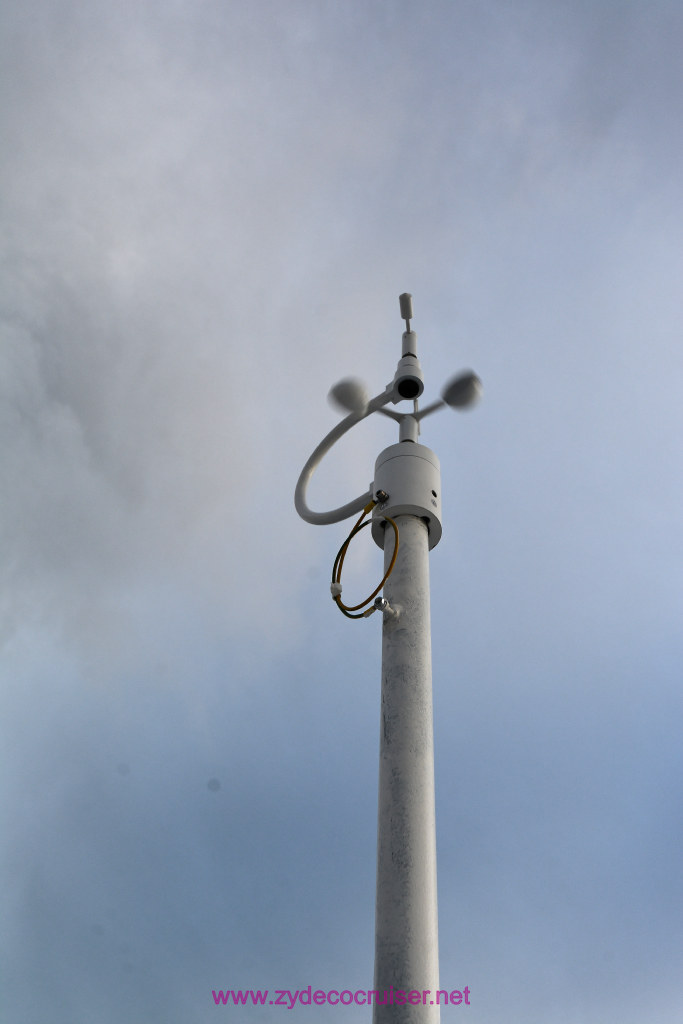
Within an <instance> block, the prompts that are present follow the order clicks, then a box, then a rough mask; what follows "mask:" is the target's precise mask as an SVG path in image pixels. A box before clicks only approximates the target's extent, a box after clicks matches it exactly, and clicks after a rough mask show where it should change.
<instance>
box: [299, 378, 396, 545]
mask: <svg viewBox="0 0 683 1024" xmlns="http://www.w3.org/2000/svg"><path fill="white" fill-rule="evenodd" d="M393 396H394V383H393V381H392V382H391V384H387V386H386V388H385V390H384V391H382V393H381V394H379V395H377V396H376V397H375V398H373V399H371V401H369V402H368V404H367V407H366V409H365V411H364V412H361V413H358V412H352V413H350V414H349V415H348V416H346V417H345V418H344V419H343V420H342V421H341V423H338V424H337V425H336V427H333V428H332V430H331V431H330V432H329V434H328V435H327V437H324V438H323V440H322V441H321V442H320V444H319V445H318V447H317V448H316V449H315V451H314V452H313V454H312V455H311V457H310V458H309V460H308V462H307V463H306V465H305V466H304V468H303V469H302V470H301V475H300V476H299V479H298V481H297V485H296V490H295V492H294V505H295V506H296V510H297V512H298V513H299V515H300V516H301V518H302V519H305V520H306V522H307V523H314V524H315V525H316V526H327V525H329V524H330V523H339V522H341V520H342V519H348V518H349V516H352V515H355V513H356V512H360V511H361V510H362V509H364V508H365V506H366V505H367V503H368V502H369V501H370V500H371V499H372V497H373V494H372V489H369V490H367V491H366V492H365V494H361V495H359V496H358V497H357V498H355V499H354V500H353V501H349V502H347V503H346V505H340V506H339V508H334V509H332V510H331V511H330V512H313V510H312V509H310V508H309V507H308V505H307V504H306V491H307V489H308V485H309V483H310V481H311V477H312V476H313V474H314V472H315V470H316V469H317V468H318V465H319V464H320V462H321V461H322V458H323V456H325V455H327V453H328V452H329V450H330V448H331V447H332V445H333V444H334V443H335V441H338V440H339V438H340V437H342V436H343V435H344V434H345V433H346V432H347V430H350V429H351V427H355V425H356V423H360V421H361V420H364V419H365V418H366V417H367V416H369V415H370V414H371V413H373V412H376V411H377V410H378V409H381V407H382V406H383V405H386V403H387V402H390V401H391V400H392V398H393Z"/></svg>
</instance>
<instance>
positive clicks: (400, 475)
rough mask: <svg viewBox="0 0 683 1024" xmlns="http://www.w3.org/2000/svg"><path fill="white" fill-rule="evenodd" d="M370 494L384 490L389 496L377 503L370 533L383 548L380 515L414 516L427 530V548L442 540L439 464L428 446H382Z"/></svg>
mask: <svg viewBox="0 0 683 1024" xmlns="http://www.w3.org/2000/svg"><path fill="white" fill-rule="evenodd" d="M372 491H373V494H377V492H378V491H385V492H386V493H387V494H388V495H389V497H388V498H387V500H386V501H385V502H384V503H382V504H379V505H376V506H375V508H374V511H373V516H372V536H373V539H374V541H375V543H376V544H377V545H378V546H379V547H380V548H383V547H384V527H385V520H384V519H383V518H382V516H383V515H387V516H391V518H392V519H393V518H394V517H395V516H401V515H408V516H417V517H418V518H419V519H423V520H425V522H426V523H427V528H428V530H429V547H430V549H431V548H433V547H435V546H436V545H437V544H438V543H439V541H440V540H441V467H440V465H439V460H438V458H437V456H436V455H435V454H434V452H433V451H432V450H431V448H427V447H426V446H425V445H423V444H415V443H412V444H411V443H410V442H409V441H401V442H399V443H398V444H392V445H391V446H390V447H389V448H385V449H384V451H383V452H380V454H379V455H378V456H377V461H376V463H375V480H374V483H373V485H372Z"/></svg>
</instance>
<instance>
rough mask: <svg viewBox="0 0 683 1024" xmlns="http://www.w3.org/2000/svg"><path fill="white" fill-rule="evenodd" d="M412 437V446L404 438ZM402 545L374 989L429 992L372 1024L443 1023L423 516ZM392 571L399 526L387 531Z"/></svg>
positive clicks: (387, 686)
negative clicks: (438, 997) (439, 995)
mask: <svg viewBox="0 0 683 1024" xmlns="http://www.w3.org/2000/svg"><path fill="white" fill-rule="evenodd" d="M406 443H408V442H406ZM396 522H397V525H398V529H399V537H400V542H399V550H398V558H397V560H396V565H395V566H394V571H393V572H392V574H391V576H390V577H389V579H388V580H387V583H386V585H385V587H384V596H385V597H386V599H387V600H388V602H389V605H390V607H391V608H394V609H396V608H398V609H400V614H399V616H398V618H395V617H393V616H389V615H385V617H384V624H383V629H382V708H381V722H380V760H379V806H378V819H377V901H376V907H375V980H374V986H373V987H374V989H376V990H377V991H378V992H379V998H380V999H382V998H383V993H384V992H385V991H386V993H387V996H389V994H390V992H391V989H392V987H393V990H394V992H396V990H402V991H403V992H405V993H406V995H407V994H408V993H409V992H411V991H417V992H420V993H423V992H427V990H428V991H429V994H428V995H427V996H426V999H425V1001H424V1002H422V1001H421V1003H420V1005H412V1004H406V1005H396V1004H394V1005H389V1004H387V1005H385V1006H380V1005H375V1006H374V1008H373V1018H372V1019H373V1022H374V1024H438V1022H439V1020H440V1012H439V1007H438V1006H437V1005H432V1003H431V1002H430V1000H433V1001H434V1003H436V992H437V989H438V988H439V940H438V922H437V899H436V823H435V812H434V730H433V719H432V652H431V631H430V617H429V549H428V532H427V526H426V524H425V522H424V521H423V520H422V519H420V518H418V517H417V516H411V515H401V516H397V517H396ZM385 538H386V540H385V549H384V563H385V570H386V569H387V568H388V565H389V560H390V558H391V556H392V554H393V544H394V539H393V530H391V529H390V528H389V529H387V530H386V533H385Z"/></svg>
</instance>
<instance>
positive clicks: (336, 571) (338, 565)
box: [332, 501, 398, 619]
mask: <svg viewBox="0 0 683 1024" xmlns="http://www.w3.org/2000/svg"><path fill="white" fill-rule="evenodd" d="M376 504H377V502H376V501H370V502H368V504H367V505H366V506H365V508H364V509H363V512H362V513H361V516H360V518H359V519H358V522H357V523H356V525H355V526H354V528H353V529H352V530H351V533H350V534H349V535H348V537H347V538H346V540H345V541H344V543H343V544H342V546H341V547H340V549H339V551H338V552H337V557H336V558H335V560H334V566H333V567H332V597H333V598H334V601H335V602H336V604H337V607H338V608H339V610H340V612H342V614H344V615H346V617H347V618H349V619H364V618H365V617H366V616H367V615H368V614H369V610H368V609H366V611H365V612H361V613H360V614H359V615H354V614H352V613H353V612H357V611H358V609H360V608H364V607H365V605H367V604H369V603H370V601H372V599H373V598H374V597H375V596H376V595H377V594H379V592H380V590H381V589H382V587H383V586H384V584H385V583H386V581H387V580H388V579H389V577H390V575H391V573H392V571H393V568H394V566H395V564H396V556H397V554H398V526H397V525H396V523H395V522H394V520H393V519H392V518H391V517H390V516H384V519H386V521H387V522H388V523H391V526H392V527H393V530H394V553H393V555H392V557H391V562H390V563H389V568H388V569H387V571H386V572H385V574H384V576H383V577H382V580H381V582H380V584H379V586H377V587H375V589H374V590H373V592H372V593H371V594H370V596H369V597H366V598H365V600H364V601H361V602H360V604H353V605H346V604H344V602H343V601H342V599H341V574H342V567H343V565H344V559H345V558H346V552H347V551H348V549H349V544H350V543H351V541H352V540H353V538H354V537H355V536H356V534H357V533H360V531H361V530H362V529H364V528H365V527H366V526H370V524H371V523H372V520H371V519H368V520H367V521H366V522H363V520H364V519H365V517H366V515H367V514H368V512H371V511H372V509H373V508H374V507H375V505H376ZM337 587H338V588H339V590H338V592H337V593H335V589H336V588H337Z"/></svg>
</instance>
